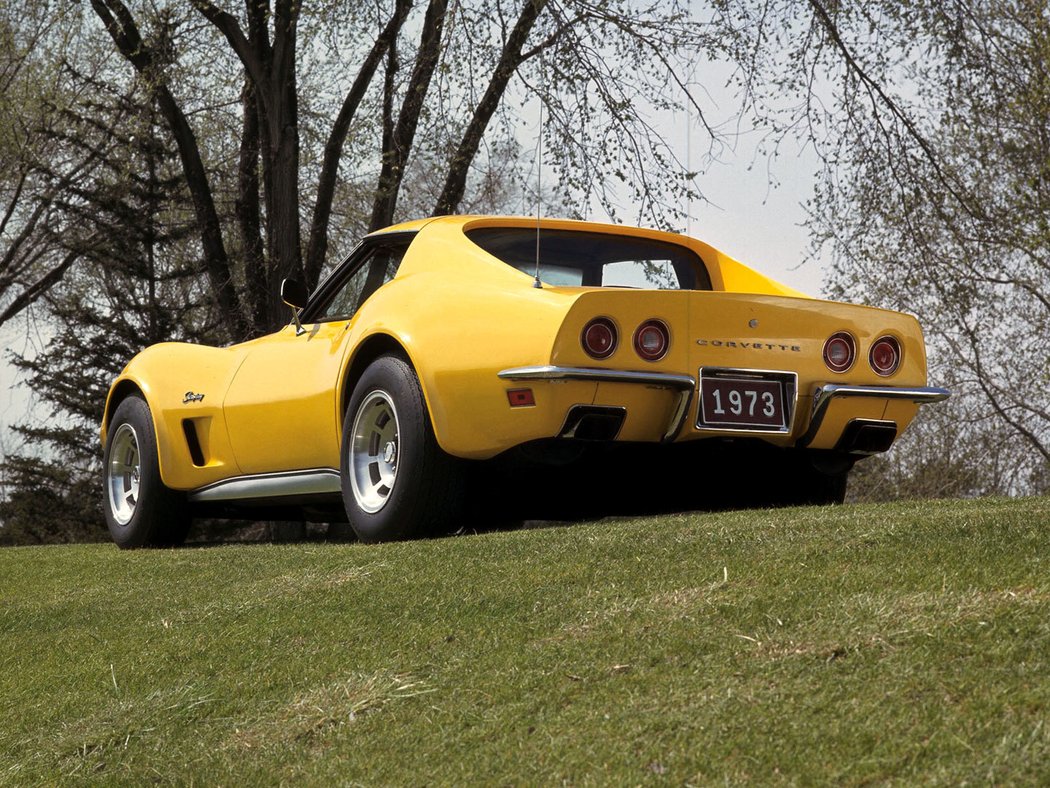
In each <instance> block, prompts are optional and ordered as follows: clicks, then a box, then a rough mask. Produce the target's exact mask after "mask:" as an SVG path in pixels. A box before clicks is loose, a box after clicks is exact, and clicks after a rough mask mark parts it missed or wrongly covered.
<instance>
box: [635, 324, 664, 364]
mask: <svg viewBox="0 0 1050 788" xmlns="http://www.w3.org/2000/svg"><path fill="white" fill-rule="evenodd" d="M670 345H671V335H670V333H669V332H668V331H667V325H666V324H665V323H664V322H663V321H662V320H655V319H654V320H646V321H645V322H644V323H642V324H641V325H640V326H638V330H637V331H635V332H634V350H635V352H636V353H637V354H638V355H639V356H641V357H642V358H643V359H645V360H646V361H659V360H660V359H662V358H663V357H664V356H666V355H667V348H668V347H670Z"/></svg>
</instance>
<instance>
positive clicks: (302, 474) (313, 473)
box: [187, 468, 342, 503]
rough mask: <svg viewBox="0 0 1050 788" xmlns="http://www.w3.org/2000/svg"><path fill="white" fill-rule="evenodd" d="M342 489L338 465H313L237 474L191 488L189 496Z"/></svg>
mask: <svg viewBox="0 0 1050 788" xmlns="http://www.w3.org/2000/svg"><path fill="white" fill-rule="evenodd" d="M341 491H342V487H341V484H340V478H339V471H337V470H336V469H335V468H310V469H307V470H302V471H283V472H279V473H257V474H249V475H246V476H234V477H233V478H230V479H223V480H222V481H218V482H214V483H213V484H209V485H206V486H204V487H200V488H198V489H196V490H191V491H190V492H189V493H188V494H187V497H188V498H189V500H190V501H192V502H194V503H198V502H205V501H236V500H253V499H256V498H277V497H284V496H291V495H323V494H330V493H340V492H341Z"/></svg>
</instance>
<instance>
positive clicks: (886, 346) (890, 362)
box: [868, 337, 901, 377]
mask: <svg viewBox="0 0 1050 788" xmlns="http://www.w3.org/2000/svg"><path fill="white" fill-rule="evenodd" d="M868 363H870V364H871V368H872V369H873V370H875V372H877V373H878V374H879V375H882V376H883V377H888V376H889V375H892V374H893V373H894V372H896V371H897V367H899V366H900V365H901V343H900V342H898V341H897V340H896V339H895V338H894V337H879V338H878V339H876V340H875V344H873V345H872V346H871V352H870V353H868Z"/></svg>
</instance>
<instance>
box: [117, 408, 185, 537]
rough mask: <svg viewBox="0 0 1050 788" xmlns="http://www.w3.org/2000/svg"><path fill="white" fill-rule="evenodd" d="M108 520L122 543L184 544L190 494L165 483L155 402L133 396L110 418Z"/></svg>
mask: <svg viewBox="0 0 1050 788" xmlns="http://www.w3.org/2000/svg"><path fill="white" fill-rule="evenodd" d="M103 469H104V470H103V474H104V484H105V490H104V495H105V499H106V500H105V513H106V524H107V525H108V526H109V533H110V535H111V536H112V537H113V541H114V542H116V543H117V546H118V547H121V548H133V547H159V546H170V545H177V544H182V542H183V541H185V539H186V533H187V531H188V530H189V525H190V518H189V512H188V510H187V507H186V500H185V497H184V496H183V495H182V494H181V493H179V492H176V491H174V490H169V489H168V488H167V487H165V486H164V483H163V482H162V481H161V478H160V466H159V464H158V461H157V437H156V433H155V432H154V430H153V420H152V418H151V417H150V411H149V406H148V405H146V402H145V401H144V400H143V399H142V398H141V397H138V396H130V397H128V398H127V399H125V400H124V401H123V402H121V403H120V405H119V406H118V407H117V410H116V411H115V412H114V414H113V419H112V420H111V422H110V431H109V439H108V440H107V441H106V450H105V454H104V456H103Z"/></svg>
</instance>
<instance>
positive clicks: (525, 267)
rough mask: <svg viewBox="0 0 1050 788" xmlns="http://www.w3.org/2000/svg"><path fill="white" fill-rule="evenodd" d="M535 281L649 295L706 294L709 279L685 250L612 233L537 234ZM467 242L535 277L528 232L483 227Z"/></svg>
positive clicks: (533, 234)
mask: <svg viewBox="0 0 1050 788" xmlns="http://www.w3.org/2000/svg"><path fill="white" fill-rule="evenodd" d="M538 234H539V273H540V279H541V281H543V282H546V283H547V284H549V285H555V286H558V285H562V286H570V287H580V286H582V287H632V288H644V289H649V290H653V289H655V290H710V289H711V279H710V277H709V276H708V273H707V269H706V268H705V267H704V264H703V262H702V261H701V260H700V258H699V257H698V256H697V255H696V254H695V253H694V252H693V251H691V250H690V249H687V248H685V247H684V246H679V245H678V244H673V243H667V242H665V241H652V240H649V239H646V238H634V237H631V236H626V235H615V234H613V233H596V232H589V231H579V230H543V229H541V230H540V231H539V233H538ZM467 237H468V238H470V240H471V241H473V242H474V243H476V244H477V245H478V246H480V247H481V248H482V249H484V250H485V251H486V252H488V253H489V254H491V255H493V256H495V257H497V258H499V259H500V260H502V261H503V262H505V263H506V264H507V265H511V266H513V267H514V268H517V269H518V270H519V271H523V272H524V273H527V274H529V275H530V276H533V275H535V273H536V237H537V231H536V228H533V227H484V228H480V229H477V230H470V231H468V232H467Z"/></svg>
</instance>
